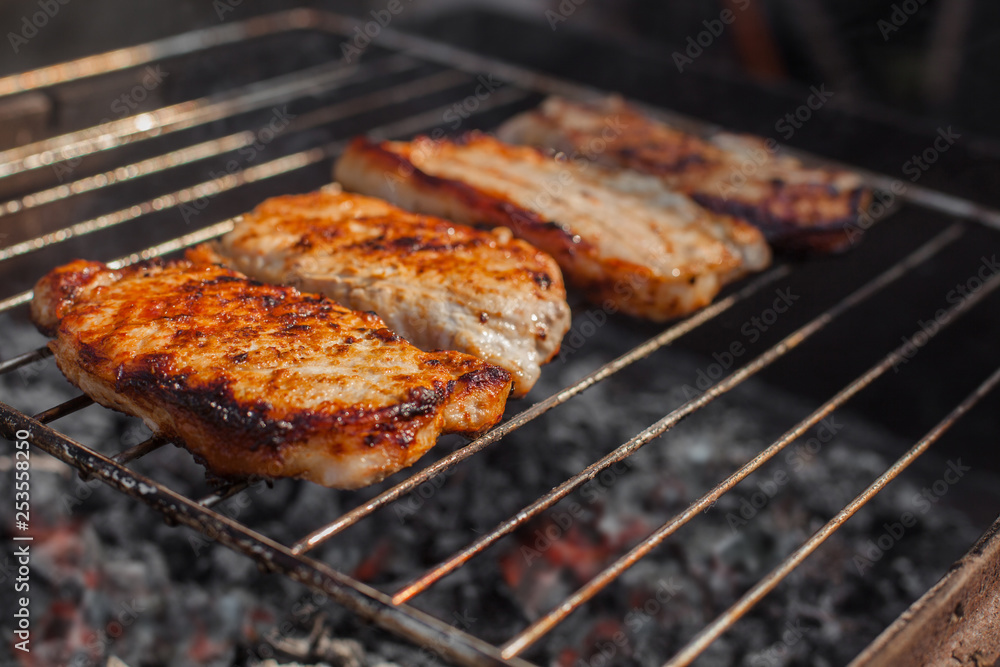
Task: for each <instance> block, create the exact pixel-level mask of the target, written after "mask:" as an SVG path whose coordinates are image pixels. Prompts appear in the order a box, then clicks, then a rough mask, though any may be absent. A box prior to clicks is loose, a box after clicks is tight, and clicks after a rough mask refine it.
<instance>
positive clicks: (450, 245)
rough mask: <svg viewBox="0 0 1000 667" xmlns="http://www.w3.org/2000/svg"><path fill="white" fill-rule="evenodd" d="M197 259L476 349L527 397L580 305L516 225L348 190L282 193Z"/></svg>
mask: <svg viewBox="0 0 1000 667" xmlns="http://www.w3.org/2000/svg"><path fill="white" fill-rule="evenodd" d="M188 257H189V258H190V259H195V260H198V261H208V262H219V263H224V264H227V265H229V266H231V267H232V268H235V269H237V270H239V271H242V272H243V273H246V274H247V275H250V276H251V277H253V278H257V279H260V280H264V281H267V282H272V283H281V284H288V285H293V286H295V287H298V288H299V289H302V290H305V291H309V292H320V293H322V294H325V295H326V296H328V297H330V298H331V299H333V300H335V301H336V302H338V303H341V304H343V305H345V306H347V307H349V308H354V309H356V310H365V311H367V310H371V311H374V312H376V313H377V314H378V315H379V316H380V317H382V318H383V320H384V321H385V322H386V324H387V326H388V327H389V328H390V329H391V330H393V331H394V332H396V333H397V334H399V335H400V336H402V337H403V338H405V339H406V340H408V341H409V342H411V343H413V344H414V345H416V346H418V347H420V348H422V349H424V350H433V349H449V350H458V351H460V352H466V353H468V354H473V355H475V356H477V357H480V358H482V359H485V360H486V361H488V362H490V363H492V364H496V365H497V366H500V367H501V368H504V369H506V370H507V371H509V372H510V373H511V375H512V376H513V379H514V395H515V396H521V395H524V394H526V393H527V392H528V391H529V390H530V389H531V387H532V386H533V385H534V384H535V382H536V380H537V379H538V376H539V374H540V366H541V364H544V363H545V362H547V361H549V360H550V359H551V358H552V357H553V356H554V355H555V354H556V353H557V352H558V351H559V344H560V342H561V341H562V337H563V335H564V334H565V333H566V331H567V330H568V329H569V325H570V310H569V306H568V305H567V304H566V290H565V286H564V285H563V281H562V274H561V273H560V271H559V266H558V265H557V264H556V263H555V261H554V260H553V259H552V258H551V257H549V256H548V255H546V254H545V253H543V252H541V251H539V250H537V249H535V248H533V247H532V246H530V245H528V244H527V243H525V242H523V241H520V240H516V239H513V238H512V235H511V233H510V231H509V230H507V229H498V230H495V231H493V232H489V231H483V230H478V229H473V228H471V227H467V226H465V225H459V224H455V223H453V222H449V221H447V220H442V219H440V218H433V217H428V216H420V215H415V214H412V213H409V212H406V211H403V210H401V209H398V208H396V207H395V206H392V205H390V204H388V203H386V202H384V201H382V200H379V199H373V198H371V197H365V196H362V195H355V194H348V193H344V192H341V191H339V190H337V189H336V188H327V189H325V190H323V191H320V192H313V193H310V194H304V195H292V196H284V197H275V198H273V199H269V200H267V201H265V202H264V203H262V204H261V205H260V206H258V207H257V208H256V209H255V210H254V211H253V212H251V213H249V214H247V215H244V216H242V219H241V220H240V221H239V222H238V224H237V225H236V228H235V229H234V230H233V231H232V232H231V233H229V234H227V235H226V236H224V237H223V238H222V239H221V240H220V241H219V242H218V243H214V244H212V245H206V246H199V247H198V248H196V249H194V250H193V251H189V253H188Z"/></svg>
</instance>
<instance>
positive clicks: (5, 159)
mask: <svg viewBox="0 0 1000 667" xmlns="http://www.w3.org/2000/svg"><path fill="white" fill-rule="evenodd" d="M418 66H419V63H418V62H417V61H415V60H413V59H411V58H407V57H404V56H400V55H391V56H387V57H385V58H381V59H379V60H374V61H370V63H365V64H364V65H362V64H360V63H359V64H357V65H342V64H339V63H338V64H335V65H333V66H331V65H329V64H324V65H319V66H317V67H311V68H309V69H306V70H302V71H299V72H292V73H291V74H286V75H282V76H279V77H275V78H274V79H269V80H266V81H257V82H254V83H252V84H250V85H248V86H245V87H244V88H238V89H236V90H232V91H226V92H225V93H221V94H219V95H213V96H210V97H203V98H199V99H195V100H188V101H186V102H180V103H178V104H174V105H171V106H167V107H161V108H159V109H155V110H153V111H147V112H145V113H140V114H137V115H135V116H129V117H127V118H122V119H120V120H113V121H110V122H107V123H104V124H102V125H96V126H93V127H89V128H86V129H83V130H78V131H76V132H70V133H68V134H63V135H60V136H56V137H51V138H49V139H43V140H41V141H37V142H35V143H31V144H25V145H24V146H19V147H17V148H11V149H9V150H6V151H3V152H0V178H2V177H5V176H10V175H11V174H16V173H20V172H23V171H30V170H33V169H39V168H41V167H48V166H52V165H53V164H56V163H59V162H63V161H65V160H69V159H75V158H80V157H83V156H85V155H91V154H93V153H97V152H100V151H105V150H109V149H112V148H117V147H119V146H122V145H124V144H130V143H134V142H136V141H140V140H143V139H148V138H150V137H162V136H165V135H168V134H172V133H174V132H179V131H180V130H186V129H189V128H192V127H197V126H199V125H204V124H206V123H210V122H212V121H216V120H221V119H223V118H229V117H230V116H235V115H237V114H240V113H245V112H248V111H254V110H256V109H262V108H264V107H267V106H270V105H274V104H280V103H282V102H287V101H288V100H291V99H297V98H299V97H301V96H303V95H306V94H315V93H321V92H329V91H332V90H336V89H337V88H339V87H341V86H342V85H344V84H345V83H350V82H352V81H354V80H359V79H363V78H364V77H368V76H377V75H384V74H389V73H393V72H404V71H407V70H412V69H415V68H416V67H418Z"/></svg>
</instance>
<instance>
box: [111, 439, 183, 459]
mask: <svg viewBox="0 0 1000 667" xmlns="http://www.w3.org/2000/svg"><path fill="white" fill-rule="evenodd" d="M169 443H170V440H169V439H167V438H161V437H160V436H158V435H154V436H153V437H151V438H149V439H147V440H143V441H142V442H140V443H139V444H138V445H133V446H132V447H129V448H128V449H126V450H124V451H121V452H118V453H117V454H115V455H114V456H112V457H111V460H112V461H114V462H115V463H118V464H120V465H125V464H126V463H129V462H131V461H134V460H136V459H138V458H140V457H143V456H145V455H146V454H149V453H150V452H155V451H156V450H157V449H159V448H160V447H163V446H164V445H167V444H169Z"/></svg>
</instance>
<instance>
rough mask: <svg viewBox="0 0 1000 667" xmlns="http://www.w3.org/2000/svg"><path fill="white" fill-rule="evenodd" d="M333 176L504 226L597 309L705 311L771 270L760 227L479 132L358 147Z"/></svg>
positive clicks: (628, 177)
mask: <svg viewBox="0 0 1000 667" xmlns="http://www.w3.org/2000/svg"><path fill="white" fill-rule="evenodd" d="M335 174H336V178H337V180H339V181H340V182H341V183H343V184H344V186H345V187H348V188H350V189H353V190H357V191H359V192H364V193H366V194H371V195H377V196H381V197H384V198H386V199H388V200H390V201H392V202H393V203H395V204H398V205H400V206H402V207H403V208H407V209H411V210H416V211H420V212H422V213H428V214H431V215H440V216H442V217H446V218H449V219H452V220H457V221H459V222H465V223H469V224H487V225H502V226H506V227H509V228H510V229H511V230H513V232H514V235H515V236H519V237H521V238H523V239H525V240H527V241H528V242H530V243H532V244H533V245H535V246H536V247H538V248H540V249H541V250H544V251H546V252H548V253H549V254H551V255H552V256H553V257H555V258H556V261H557V262H559V265H560V267H562V270H563V274H564V275H565V276H566V278H567V280H568V281H569V282H570V283H572V284H574V285H575V286H577V287H579V288H581V289H582V290H584V291H585V293H586V294H587V295H588V296H589V297H590V299H591V300H593V301H594V302H595V303H598V304H602V305H604V306H605V308H606V309H608V310H612V309H614V310H621V311H623V312H626V313H629V314H632V315H637V316H640V317H647V318H651V319H655V320H664V319H668V318H671V317H676V316H678V315H682V314H684V313H688V312H690V311H692V310H694V309H696V308H700V307H701V306H704V305H706V304H708V303H709V302H710V301H711V300H712V298H714V296H715V295H716V294H717V293H718V291H719V289H720V288H721V287H722V285H723V284H725V283H726V282H728V281H730V280H733V279H734V278H736V277H738V276H741V275H743V274H744V273H746V272H747V271H754V270H759V269H761V268H763V267H764V266H766V265H767V264H768V262H769V261H770V250H769V249H768V247H767V244H766V243H765V242H764V238H763V236H761V234H760V232H759V231H758V230H757V229H755V228H754V227H752V226H750V225H747V224H746V223H743V222H740V221H737V220H735V219H734V218H730V217H728V216H722V215H717V214H715V213H711V212H709V211H706V210H705V209H703V208H702V207H700V206H698V205H697V204H695V203H694V202H692V201H691V200H690V199H688V198H687V197H685V196H683V195H680V194H676V193H672V192H670V191H667V190H666V189H665V188H664V187H663V185H662V184H661V183H660V181H659V180H657V179H655V178H653V177H649V176H643V175H641V174H633V173H627V172H620V171H614V170H608V169H603V168H601V167H598V166H595V165H591V164H587V163H585V162H584V163H577V162H569V161H565V160H559V159H556V158H554V157H552V156H550V155H547V154H545V153H543V152H541V151H539V150H536V149H534V148H527V147H523V146H509V145H507V144H504V143H501V142H499V141H497V140H496V139H493V138H491V137H488V136H486V135H481V134H470V135H467V136H465V137H463V138H462V139H461V140H460V141H433V140H431V139H428V138H426V137H422V138H418V139H416V140H414V141H413V142H409V143H406V142H384V143H380V144H375V143H372V142H370V141H368V140H367V139H364V138H358V139H355V140H354V141H353V142H352V143H351V144H350V145H349V146H348V148H347V150H346V151H345V152H344V154H343V156H342V157H341V158H340V160H339V161H338V163H337V166H336V171H335Z"/></svg>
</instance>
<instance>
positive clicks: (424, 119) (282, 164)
mask: <svg viewBox="0 0 1000 667" xmlns="http://www.w3.org/2000/svg"><path fill="white" fill-rule="evenodd" d="M526 96H527V93H525V92H524V91H521V90H516V89H501V90H498V91H496V92H495V93H494V94H493V95H491V96H490V98H489V99H487V100H486V101H484V102H483V103H482V104H480V105H479V108H478V109H476V110H475V111H473V112H472V114H473V115H475V114H480V113H484V112H487V111H490V110H492V109H494V108H496V107H498V106H503V105H505V104H511V103H513V102H516V101H519V100H521V99H524V97H526ZM450 108H451V107H450V106H442V107H438V108H436V109H432V110H430V111H427V112H424V113H421V114H417V115H414V116H410V117H408V118H405V119H403V120H399V121H394V122H391V123H386V124H385V125H381V126H378V127H376V128H373V131H374V130H379V131H381V133H382V134H384V135H386V136H397V135H407V134H411V133H413V132H418V131H420V130H423V129H426V128H428V127H433V126H434V125H436V124H438V123H440V121H441V118H442V114H444V112H446V111H448V110H449V109H450ZM345 145H346V142H345V141H335V142H332V143H330V144H327V145H326V146H323V147H321V148H313V149H310V150H306V151H301V152H299V153H292V154H290V155H286V156H284V157H281V158H277V159H276V160H272V161H271V162H266V163H263V164H260V165H257V166H255V167H250V168H248V169H245V170H243V171H242V172H239V173H238V174H234V175H227V176H223V177H220V178H217V179H214V180H212V181H205V182H204V183H200V184H198V185H196V186H192V187H190V188H185V189H184V190H180V191H178V192H176V193H173V194H170V195H164V196H163V197H158V198H157V199H153V200H150V201H147V202H144V203H143V204H142V205H137V206H144V207H145V206H147V205H148V207H150V210H151V211H152V210H155V211H159V210H163V209H164V208H168V207H167V206H166V203H167V202H166V199H165V198H172V199H170V204H171V205H172V206H178V205H180V204H181V203H184V202H182V201H180V197H184V198H186V199H185V200H186V201H190V200H191V199H192V198H194V199H196V198H197V197H194V196H193V195H194V193H195V192H196V191H197V192H201V191H202V190H196V189H198V188H201V189H208V190H210V191H211V192H212V193H214V192H221V191H223V190H229V189H232V188H235V187H237V186H238V185H243V184H245V183H250V182H252V181H258V180H263V179H265V178H270V177H272V176H276V175H278V174H283V173H287V172H290V171H295V170H296V169H300V168H302V167H305V166H308V165H310V164H315V163H316V162H318V161H321V160H323V159H325V158H327V157H333V156H335V155H337V154H338V153H339V152H340V151H341V150H343V147H344V146H345ZM254 170H259V171H254ZM247 172H251V173H250V174H249V175H248V174H247ZM161 200H162V201H161ZM157 202H159V203H157ZM134 209H136V206H133V207H131V208H129V209H124V210H123V211H119V212H118V213H117V214H112V215H119V214H120V216H121V217H122V218H123V219H121V220H117V218H115V220H117V221H116V222H114V224H121V223H122V222H125V221H126V220H131V219H135V218H136V217H139V216H140V215H141V214H140V213H135V212H134ZM100 220H101V219H100V218H96V219H94V220H89V221H86V222H82V223H78V225H83V227H81V228H80V232H79V233H76V234H73V233H71V230H73V228H74V227H77V226H78V225H74V227H70V228H68V229H65V230H61V232H62V233H64V234H65V235H64V236H61V237H59V238H54V239H52V240H51V241H46V240H45V239H46V238H47V237H49V236H52V235H51V234H49V235H46V236H44V237H39V238H37V239H34V240H33V241H30V242H28V243H34V242H37V243H42V244H43V247H44V245H52V244H54V243H60V242H62V241H65V240H66V239H67V238H70V237H72V236H74V235H79V234H80V233H90V232H93V231H97V229H104V228H106V227H110V226H114V225H113V224H110V222H111V221H110V220H109V221H108V222H105V223H101V222H99V221H100ZM232 224H233V222H232V220H227V221H224V222H222V223H219V225H222V227H220V226H219V225H216V226H213V227H209V228H207V229H211V230H213V232H212V233H211V234H210V235H206V234H204V233H203V232H204V230H199V231H198V232H193V233H192V234H189V235H186V236H184V237H181V238H180V239H174V240H172V241H168V242H166V243H163V244H161V245H159V246H156V247H154V248H148V249H146V250H144V251H142V252H141V253H134V254H132V255H130V256H129V257H130V258H135V259H133V260H132V261H124V260H119V261H118V262H117V266H115V267H113V268H121V267H123V266H127V265H128V264H131V263H133V262H134V261H138V260H139V259H149V258H150V257H154V256H158V255H162V254H165V253H166V252H172V251H174V250H180V249H182V248H185V247H188V246H190V245H194V244H195V243H199V242H201V241H207V240H209V239H211V238H213V237H215V236H220V235H222V234H225V233H226V232H227V231H230V230H231V229H232ZM59 233H60V232H54V233H53V234H59ZM191 238H200V241H191V242H186V241H185V239H191ZM157 249H162V250H161V251H160V252H153V251H154V250H157ZM123 262H124V263H123ZM109 266H111V263H109ZM31 297H32V292H31V290H27V291H25V292H21V293H20V294H15V295H14V296H11V297H8V298H6V299H4V300H2V301H0V313H3V312H6V311H8V310H11V309H12V308H15V307H17V306H20V305H23V304H25V303H27V302H29V301H31Z"/></svg>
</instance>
